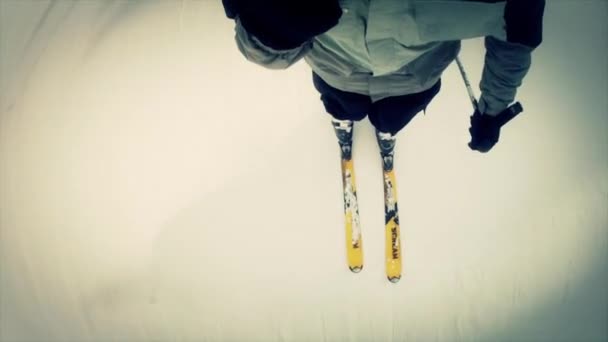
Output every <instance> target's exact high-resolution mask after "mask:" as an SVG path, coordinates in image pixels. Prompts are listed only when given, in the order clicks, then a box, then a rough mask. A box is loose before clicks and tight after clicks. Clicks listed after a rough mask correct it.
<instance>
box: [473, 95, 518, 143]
mask: <svg viewBox="0 0 608 342" xmlns="http://www.w3.org/2000/svg"><path fill="white" fill-rule="evenodd" d="M522 110H523V109H522V107H521V105H520V104H519V102H517V103H515V104H514V105H512V106H510V107H509V108H507V109H505V110H503V111H502V112H500V113H499V114H497V115H495V116H492V115H488V114H481V113H480V112H479V111H478V110H475V112H474V113H473V115H472V116H471V127H470V128H469V133H470V134H471V142H469V147H470V148H471V150H474V151H479V152H482V153H485V152H488V151H489V150H491V149H492V147H494V145H496V143H497V142H498V138H499V137H500V128H501V127H502V126H504V125H505V124H506V123H507V122H509V121H510V120H511V119H513V118H514V117H515V116H516V115H517V114H519V113H521V112H522Z"/></svg>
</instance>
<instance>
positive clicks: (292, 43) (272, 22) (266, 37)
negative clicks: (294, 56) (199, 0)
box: [222, 0, 342, 50]
mask: <svg viewBox="0 0 608 342" xmlns="http://www.w3.org/2000/svg"><path fill="white" fill-rule="evenodd" d="M222 3H223V5H224V10H225V11H226V16H227V17H228V18H231V19H234V18H236V17H238V18H239V20H240V21H241V25H243V27H244V28H245V30H247V32H249V33H250V34H251V35H253V36H254V37H256V38H257V39H258V40H260V42H262V44H264V45H266V46H268V47H270V48H273V49H275V50H289V49H294V48H296V47H298V46H300V45H302V44H304V43H305V42H307V41H308V40H310V39H312V38H313V37H315V36H317V35H319V34H321V33H324V32H326V31H327V30H329V29H331V28H332V27H334V26H335V25H336V24H338V20H339V19H340V17H341V16H342V8H341V7H340V4H339V2H338V0H292V1H287V0H222Z"/></svg>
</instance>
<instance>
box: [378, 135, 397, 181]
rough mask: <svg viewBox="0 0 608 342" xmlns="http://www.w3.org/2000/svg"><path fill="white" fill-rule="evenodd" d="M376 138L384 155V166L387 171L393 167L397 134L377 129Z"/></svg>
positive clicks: (381, 154) (381, 153)
mask: <svg viewBox="0 0 608 342" xmlns="http://www.w3.org/2000/svg"><path fill="white" fill-rule="evenodd" d="M376 140H378V146H379V147H380V156H381V157H382V168H383V169H384V170H385V171H391V170H392V169H393V156H394V154H395V142H396V140H397V139H396V136H395V135H393V134H391V133H383V132H380V131H378V130H376Z"/></svg>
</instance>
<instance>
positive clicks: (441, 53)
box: [223, 0, 545, 282]
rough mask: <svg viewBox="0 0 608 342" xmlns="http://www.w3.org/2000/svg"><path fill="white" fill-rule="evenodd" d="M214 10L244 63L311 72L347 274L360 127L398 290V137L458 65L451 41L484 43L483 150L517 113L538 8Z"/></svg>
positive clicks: (376, 2) (374, 5)
mask: <svg viewBox="0 0 608 342" xmlns="http://www.w3.org/2000/svg"><path fill="white" fill-rule="evenodd" d="M223 5H224V9H225V11H226V16H227V17H228V18H230V19H234V21H235V24H236V28H235V31H236V43H237V46H238V49H239V50H240V52H241V53H242V54H243V55H244V56H245V57H246V58H247V60H249V61H251V62H254V63H256V64H259V65H262V66H264V67H267V68H270V69H285V68H288V67H289V66H291V65H293V64H294V63H296V62H297V61H299V60H300V59H304V60H306V62H307V63H308V64H309V65H310V67H311V68H312V81H313V84H314V87H315V88H316V89H317V90H318V91H319V93H320V94H321V100H322V102H323V104H324V106H325V110H326V111H327V112H328V113H329V114H330V115H331V116H332V124H333V127H334V130H335V133H336V136H337V137H338V142H339V145H340V147H341V156H342V181H343V185H344V186H343V190H344V204H345V207H344V211H345V226H346V232H347V258H348V266H349V268H350V269H351V271H353V272H359V271H360V270H361V269H362V267H363V254H362V244H361V241H362V240H361V234H360V232H361V230H360V227H359V218H358V215H359V213H358V206H356V187H355V183H354V169H353V164H352V160H351V149H352V137H353V128H354V126H353V125H354V122H355V121H360V120H362V119H364V118H365V117H366V116H367V117H369V120H370V122H371V123H372V125H373V126H374V127H375V129H376V138H377V141H378V145H379V147H380V155H381V157H382V166H383V171H384V191H385V227H386V229H385V232H386V273H387V277H388V279H389V280H390V281H391V282H397V281H398V280H399V279H400V278H401V244H400V237H399V216H398V209H397V195H396V187H395V175H394V173H393V156H394V147H395V142H396V138H395V137H396V135H397V133H398V132H399V131H401V130H402V129H403V128H404V127H405V126H406V125H407V124H408V123H409V122H410V121H411V120H412V118H413V117H414V116H415V115H416V114H417V113H419V112H421V111H423V110H425V109H426V108H427V106H428V105H429V103H430V102H431V100H432V99H433V98H434V97H435V95H437V93H438V92H439V90H440V88H441V75H442V73H443V71H444V70H445V69H446V68H447V67H448V65H449V64H450V63H452V62H453V61H454V60H455V59H456V61H457V62H458V59H457V56H458V53H459V51H460V40H461V39H468V38H475V37H484V38H485V48H486V54H485V62H484V68H483V74H482V77H481V83H480V88H481V96H480V98H479V101H477V100H476V99H475V98H474V96H473V95H472V92H471V91H470V87H468V89H469V92H470V96H471V98H472V102H473V104H474V108H475V109H474V112H473V115H472V116H471V118H470V128H469V133H470V135H471V140H470V142H469V147H470V148H471V149H472V150H474V151H479V152H488V151H489V150H490V149H492V147H493V146H494V145H495V144H496V143H497V142H498V139H499V135H500V129H501V127H502V126H503V125H504V124H506V123H507V122H508V121H509V120H510V119H511V118H513V117H514V116H515V115H517V113H518V112H519V111H520V110H521V107H519V104H518V103H517V104H515V105H510V104H511V103H512V102H513V101H514V99H515V94H516V90H517V88H518V87H519V86H520V85H521V83H522V80H523V78H524V76H525V75H526V73H527V72H528V69H529V68H530V64H531V53H532V51H533V50H534V49H535V48H536V47H538V46H539V45H540V43H541V40H542V17H543V12H544V7H545V1H544V0H506V1H505V0H503V1H498V0H339V1H338V0H290V1H287V0H223ZM459 66H460V64H459ZM461 71H462V70H461ZM463 76H464V72H463ZM465 83H467V85H468V81H466V78H465ZM514 108H518V109H514ZM346 175H351V176H350V177H347V176H346ZM350 237H352V239H351V238H350ZM351 240H352V241H354V242H351Z"/></svg>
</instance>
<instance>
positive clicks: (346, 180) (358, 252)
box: [332, 119, 363, 273]
mask: <svg viewBox="0 0 608 342" xmlns="http://www.w3.org/2000/svg"><path fill="white" fill-rule="evenodd" d="M353 124H354V123H353V121H350V120H336V119H333V120H332V125H333V127H334V131H335V133H336V136H337V137H338V143H339V144H340V156H341V160H342V189H343V193H344V226H345V229H346V260H347V262H348V268H349V269H350V270H351V271H353V272H355V273H358V272H360V271H361V269H363V240H362V237H361V223H360V221H359V205H358V203H357V186H356V185H355V169H354V167H353V160H352V145H353V128H354V127H353Z"/></svg>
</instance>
